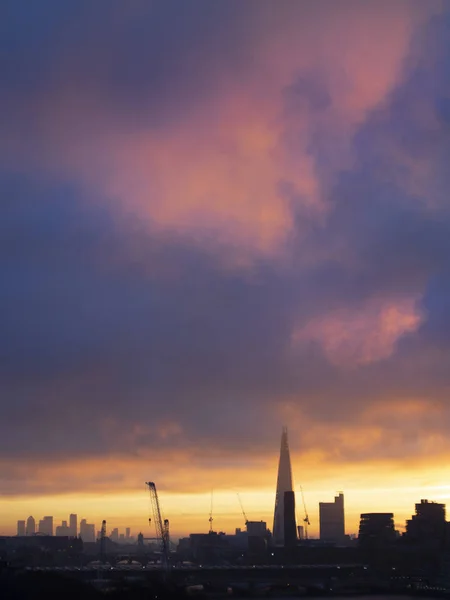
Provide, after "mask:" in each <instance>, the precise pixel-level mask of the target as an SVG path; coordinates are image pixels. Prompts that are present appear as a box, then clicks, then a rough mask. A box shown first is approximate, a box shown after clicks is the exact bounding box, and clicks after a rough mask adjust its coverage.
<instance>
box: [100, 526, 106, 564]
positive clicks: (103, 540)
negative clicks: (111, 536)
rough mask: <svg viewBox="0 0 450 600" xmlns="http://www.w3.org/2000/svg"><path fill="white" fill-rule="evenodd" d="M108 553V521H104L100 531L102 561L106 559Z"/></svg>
mask: <svg viewBox="0 0 450 600" xmlns="http://www.w3.org/2000/svg"><path fill="white" fill-rule="evenodd" d="M105 555H106V521H105V520H104V519H103V521H102V529H101V531H100V558H101V560H102V561H104V560H105Z"/></svg>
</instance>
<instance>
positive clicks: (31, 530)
mask: <svg viewBox="0 0 450 600" xmlns="http://www.w3.org/2000/svg"><path fill="white" fill-rule="evenodd" d="M35 533H36V521H35V520H34V518H33V517H28V519H27V526H26V529H25V535H34V534H35Z"/></svg>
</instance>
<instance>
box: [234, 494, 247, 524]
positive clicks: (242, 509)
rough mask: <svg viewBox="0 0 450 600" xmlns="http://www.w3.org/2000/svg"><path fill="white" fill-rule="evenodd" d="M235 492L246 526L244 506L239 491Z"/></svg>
mask: <svg viewBox="0 0 450 600" xmlns="http://www.w3.org/2000/svg"><path fill="white" fill-rule="evenodd" d="M236 494H237V497H238V500H239V504H240V505H241V511H242V514H243V516H244V521H245V526H247V523H248V519H247V515H246V514H245V510H244V506H243V504H242V500H241V497H240V495H239V492H236Z"/></svg>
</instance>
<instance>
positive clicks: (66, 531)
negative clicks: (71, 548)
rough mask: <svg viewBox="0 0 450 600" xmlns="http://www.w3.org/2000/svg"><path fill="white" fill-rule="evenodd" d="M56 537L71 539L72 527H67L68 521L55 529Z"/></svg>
mask: <svg viewBox="0 0 450 600" xmlns="http://www.w3.org/2000/svg"><path fill="white" fill-rule="evenodd" d="M55 535H56V536H57V537H69V536H70V527H68V526H67V521H63V522H62V523H61V525H58V526H57V527H56V529H55Z"/></svg>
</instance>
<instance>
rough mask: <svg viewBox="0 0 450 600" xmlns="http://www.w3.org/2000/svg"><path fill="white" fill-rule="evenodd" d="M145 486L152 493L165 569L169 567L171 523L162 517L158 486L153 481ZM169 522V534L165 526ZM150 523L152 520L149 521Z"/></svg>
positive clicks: (157, 534)
mask: <svg viewBox="0 0 450 600" xmlns="http://www.w3.org/2000/svg"><path fill="white" fill-rule="evenodd" d="M145 485H148V489H149V491H150V500H151V503H152V509H153V519H154V521H155V528H156V537H157V538H158V541H159V542H160V544H161V564H162V566H163V567H164V568H166V569H167V568H168V567H169V544H168V542H167V534H168V531H169V521H167V519H166V520H165V521H164V524H163V520H162V517H161V508H160V506H159V499H158V492H157V491H156V485H155V484H154V483H153V481H148V482H146V484H145ZM166 521H167V534H166V529H165V524H166ZM149 522H150V519H149Z"/></svg>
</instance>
